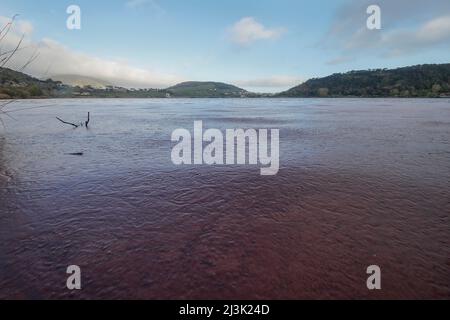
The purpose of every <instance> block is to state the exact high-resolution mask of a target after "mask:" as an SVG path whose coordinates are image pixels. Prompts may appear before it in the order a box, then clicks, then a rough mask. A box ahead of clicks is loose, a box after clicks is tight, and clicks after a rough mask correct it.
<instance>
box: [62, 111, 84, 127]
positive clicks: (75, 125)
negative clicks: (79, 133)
mask: <svg viewBox="0 0 450 320" xmlns="http://www.w3.org/2000/svg"><path fill="white" fill-rule="evenodd" d="M56 119H58V120H59V121H61V122H62V123H64V124H68V125H70V126H73V127H75V129H76V128H79V127H83V126H85V127H86V128H88V126H89V122H90V121H91V113H90V112H88V117H87V121H85V122H84V123H80V124H75V123H72V122H67V121H64V120H62V119H61V118H58V117H56Z"/></svg>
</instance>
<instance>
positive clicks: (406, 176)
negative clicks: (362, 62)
mask: <svg viewBox="0 0 450 320" xmlns="http://www.w3.org/2000/svg"><path fill="white" fill-rule="evenodd" d="M6 110H9V111H11V113H10V116H12V117H14V119H12V118H10V117H7V116H5V115H0V116H1V119H2V120H3V122H4V125H5V127H2V126H1V124H0V298H10V299H49V298H50V299H56V298H63V299H70V298H81V299H89V298H96V299H122V298H133V299H319V298H323V299H352V298H367V299H372V298H374V299H375V298H386V299H390V298H395V299H398V298H407V299H410V298H441V299H442V298H443V299H448V298H450V250H449V249H450V232H449V230H450V201H449V199H450V100H448V99H161V100H159V99H154V100H128V99H124V100H119V99H116V100H114V99H112V100H101V99H85V100H83V99H80V100H78V99H71V100H24V101H17V102H14V103H13V104H11V105H9V106H7V107H6ZM88 112H90V114H91V120H90V125H89V128H88V129H86V128H78V129H74V128H72V127H71V126H68V125H64V124H62V123H61V122H59V121H58V120H56V117H60V118H61V119H64V120H65V121H69V122H77V123H79V122H82V121H85V120H86V117H87V113H88ZM196 120H202V121H203V125H204V127H205V128H218V129H220V130H225V129H234V128H244V129H248V128H255V129H262V128H267V129H279V130H280V170H279V172H278V174H277V175H274V176H261V175H260V174H259V169H260V168H259V166H251V165H236V166H207V165H202V166H176V165H174V164H172V161H171V149H172V147H173V146H174V143H173V142H171V133H172V132H173V130H175V129H177V128H186V129H188V130H192V129H193V124H194V121H196ZM72 153H83V155H82V156H75V155H71V154H72ZM69 265H78V266H80V268H81V270H82V290H81V291H69V290H68V289H67V288H66V279H67V277H68V275H67V274H66V269H67V267H68V266H69ZM370 265H378V266H380V268H381V275H382V276H381V277H382V278H381V279H382V280H381V281H382V290H376V291H370V290H368V289H367V287H366V280H367V278H368V276H369V275H368V274H366V269H367V267H368V266H370Z"/></svg>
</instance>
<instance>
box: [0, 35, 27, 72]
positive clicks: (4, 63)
mask: <svg viewBox="0 0 450 320" xmlns="http://www.w3.org/2000/svg"><path fill="white" fill-rule="evenodd" d="M23 38H25V34H23V35H22V38H20V41H19V43H18V44H17V46H16V48H15V49H14V50H13V52H12V53H11V55H10V56H9V57H8V59H6V61H4V62H3V63H2V65H1V66H0V67H2V68H3V67H4V66H5V65H6V64H7V63H8V61H9V60H10V59H11V58H12V56H13V55H14V54H15V53H16V52H17V50H18V49H19V47H20V45H21V44H22V41H23Z"/></svg>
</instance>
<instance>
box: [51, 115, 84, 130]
mask: <svg viewBox="0 0 450 320" xmlns="http://www.w3.org/2000/svg"><path fill="white" fill-rule="evenodd" d="M56 119H58V120H59V121H61V122H62V123H64V124H68V125H71V126H74V127H75V128H78V127H79V126H77V125H76V124H73V123H70V122H67V121H64V120H61V119H60V118H58V117H56Z"/></svg>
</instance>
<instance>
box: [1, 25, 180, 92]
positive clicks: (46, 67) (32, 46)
mask: <svg viewBox="0 0 450 320" xmlns="http://www.w3.org/2000/svg"><path fill="white" fill-rule="evenodd" d="M4 21H8V20H7V18H4V17H1V16H0V25H3V24H4ZM24 30H28V31H30V30H32V25H31V24H30V23H29V22H26V21H17V24H15V25H14V26H13V28H12V29H11V32H10V33H9V34H8V36H7V37H5V38H4V39H3V41H2V52H6V51H8V50H11V49H12V48H14V47H15V46H16V45H17V43H18V42H19V40H20V37H21V36H22V33H23V31H24ZM27 35H28V34H27ZM21 48H23V49H22V50H20V51H18V52H17V53H16V55H14V57H13V58H12V59H11V60H10V61H9V62H8V64H7V65H6V66H5V67H9V68H12V69H16V70H18V69H20V68H21V67H22V66H23V65H24V64H26V62H27V61H28V59H29V58H30V56H32V54H33V53H34V52H35V50H36V48H38V52H39V57H38V58H37V59H36V60H35V61H34V62H33V63H31V64H30V65H29V66H27V68H26V70H25V71H24V72H26V73H29V74H31V75H33V76H35V77H38V78H41V77H49V76H51V75H57V74H73V75H80V76H87V77H93V78H98V79H101V80H105V81H107V82H109V83H112V84H114V85H118V86H124V87H139V88H144V87H152V88H163V87H167V86H169V85H173V84H175V83H178V82H181V81H183V80H184V79H183V78H182V77H178V76H176V75H172V74H166V73H162V72H158V71H154V70H147V69H142V68H137V67H133V66H130V65H129V64H128V63H127V62H125V61H123V60H121V61H118V60H108V59H102V58H99V57H94V56H91V55H88V54H84V53H80V52H75V51H72V50H71V49H70V48H68V47H65V46H64V45H62V44H60V43H58V42H56V41H54V40H51V39H46V38H44V39H42V40H41V41H40V42H33V41H30V40H29V37H26V38H25V40H24V41H23V43H22V44H21Z"/></svg>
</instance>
